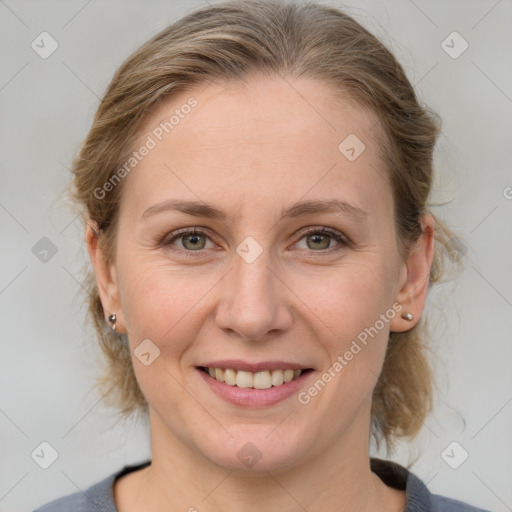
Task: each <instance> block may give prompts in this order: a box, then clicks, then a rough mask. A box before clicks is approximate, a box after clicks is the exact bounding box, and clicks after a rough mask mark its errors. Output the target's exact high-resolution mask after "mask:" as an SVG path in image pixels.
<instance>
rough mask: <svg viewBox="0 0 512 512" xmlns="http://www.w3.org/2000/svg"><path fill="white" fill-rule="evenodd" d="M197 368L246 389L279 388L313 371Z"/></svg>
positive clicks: (307, 369) (219, 380)
mask: <svg viewBox="0 0 512 512" xmlns="http://www.w3.org/2000/svg"><path fill="white" fill-rule="evenodd" d="M197 368H198V370H200V371H202V372H204V373H206V374H207V375H209V376H210V377H211V378H212V379H214V380H216V381H217V382H221V383H223V384H225V385H228V386H231V387H238V388H244V389H248V388H252V389H270V388H278V387H281V386H283V385H286V384H288V383H290V382H293V381H295V380H297V379H298V378H299V377H301V375H304V374H305V373H309V372H311V371H313V369H312V368H276V369H262V370H259V371H256V372H251V371H247V370H241V369H236V368H221V367H217V366H198V367H197Z"/></svg>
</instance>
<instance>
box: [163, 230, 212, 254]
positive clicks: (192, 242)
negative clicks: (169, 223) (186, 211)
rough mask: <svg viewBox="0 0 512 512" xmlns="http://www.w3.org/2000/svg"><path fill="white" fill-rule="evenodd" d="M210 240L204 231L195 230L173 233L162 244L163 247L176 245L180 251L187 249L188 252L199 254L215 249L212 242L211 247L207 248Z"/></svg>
mask: <svg viewBox="0 0 512 512" xmlns="http://www.w3.org/2000/svg"><path fill="white" fill-rule="evenodd" d="M208 240H210V238H209V236H208V235H207V234H206V233H205V232H204V231H202V230H201V229H197V228H194V229H188V230H182V231H178V232H175V233H171V235H170V237H169V238H166V239H165V240H164V241H163V242H162V245H165V246H167V245H175V246H177V247H178V249H185V250H186V251H188V252H197V251H201V250H203V249H212V248H213V247H214V244H213V242H212V241H211V240H210V244H211V245H209V246H207V241H208ZM175 242H177V243H175Z"/></svg>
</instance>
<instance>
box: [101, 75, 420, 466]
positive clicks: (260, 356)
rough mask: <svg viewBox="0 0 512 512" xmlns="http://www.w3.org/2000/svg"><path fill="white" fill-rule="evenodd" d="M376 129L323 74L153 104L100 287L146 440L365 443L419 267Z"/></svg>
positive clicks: (203, 450)
mask: <svg viewBox="0 0 512 512" xmlns="http://www.w3.org/2000/svg"><path fill="white" fill-rule="evenodd" d="M192 98H193V99H192ZM185 105H189V107H190V108H188V107H185ZM173 115H174V118H172V119H171V117H172V116H173ZM178 119H179V120H178ZM161 123H162V124H161ZM165 123H167V124H165ZM164 127H165V128H164ZM379 130H380V127H379V125H378V123H377V121H376V118H375V117H373V116H372V115H371V114H369V113H368V112H367V111H365V110H363V109H361V108H359V107H358V106H357V105H356V104H354V103H353V102H351V101H348V100H347V101H346V102H343V101H341V100H339V99H336V100H335V99H334V96H333V94H332V91H331V90H330V89H329V88H328V86H327V85H325V84H322V83H320V82H317V81H313V80H304V79H301V80H291V79H288V80H287V81H285V80H283V79H282V78H279V77H276V78H258V79H256V78H252V79H251V80H248V81H247V82H246V84H244V85H242V84H226V83H222V84H221V83H217V84H211V85H209V86H202V87H197V88H195V89H192V90H190V91H188V92H183V93H181V94H180V95H179V96H175V97H173V98H172V99H170V100H166V101H165V102H163V103H162V104H161V105H159V107H158V110H156V111H155V112H153V114H152V116H151V119H150V120H149V122H148V123H147V125H146V127H145V130H144V133H143V135H141V138H140V145H139V146H137V148H134V149H136V150H139V148H140V147H141V146H143V145H146V147H147V148H148V151H145V150H142V151H139V153H138V155H139V156H138V157H137V159H138V160H140V161H138V163H137V165H136V166H135V167H134V168H133V170H130V172H129V175H128V176H126V177H125V178H124V179H125V180H126V182H125V183H124V190H123V198H122V205H121V210H120V218H119V231H118V241H117V247H116V259H115V262H114V263H113V264H112V266H111V267H109V268H110V271H111V278H112V281H111V282H110V281H108V280H106V281H105V283H104V286H102V287H101V289H102V292H101V293H102V300H103V304H104V306H105V307H106V309H107V308H108V309H109V310H110V311H115V312H116V314H117V318H118V322H119V324H118V325H120V326H122V327H124V328H125V329H126V331H127V333H128V337H129V342H130V346H131V349H132V354H133V364H134V368H135V373H136V376H137V380H138V382H139V385H140V387H141V389H142V391H143V393H144V395H145V396H146V398H147V400H148V402H149V405H150V409H151V416H152V419H153V425H152V427H153V433H154V434H155V435H159V436H161V437H165V438H167V439H168V440H172V442H173V443H179V444H180V445H181V446H185V447H186V448H187V449H188V450H190V451H191V453H194V454H195V456H199V457H201V456H204V457H206V458H207V459H209V460H211V461H212V462H214V463H215V464H218V465H220V466H223V467H226V468H232V469H235V468H237V469H240V468H242V469H243V468H244V466H245V467H252V466H254V467H255V468H258V469H264V470H269V469H279V468H286V467H292V466H294V465H296V464H298V463H299V461H305V460H308V459H311V458H313V457H315V456H318V455H320V454H321V453H328V451H331V450H332V451H333V453H334V451H335V449H336V447H342V446H344V447H345V449H346V450H347V451H348V452H349V453H350V452H351V451H357V450H367V443H368V436H369V434H368V432H369V422H370V407H371V396H372V390H373V388H374V386H375V384H376V381H377V378H378V375H379V373H380V370H381V366H382V363H383V358H384V354H385V350H386V345H387V340H388V335H389V331H390V329H391V330H396V331H400V330H406V329H409V328H411V326H412V325H413V323H411V322H407V321H406V320H403V319H401V318H400V310H401V306H399V305H398V302H401V303H402V304H403V310H402V311H412V312H414V313H415V315H416V316H419V314H420V313H421V309H422V308H423V299H424V294H425V293H426V279H425V278H426V276H428V270H427V267H428V266H429V263H430V262H429V261H427V260H428V257H427V256H428V255H427V256H426V255H425V254H423V256H422V255H421V254H422V253H421V252H420V256H419V259H418V257H417V259H416V260H414V261H412V260H411V261H410V262H409V271H408V270H407V262H403V261H401V259H400V257H399V255H398V249H397V242H396V238H395V230H394V215H393V199H392V192H391V188H390V185H389V183H388V181H387V177H386V172H385V169H384V165H383V162H382V159H381V155H380V152H379V150H380V149H381V148H380V147H379V144H378V142H377V139H376V136H377V135H378V133H379ZM166 131H167V132H168V133H166ZM143 153H144V154H145V156H143V155H142V154H143ZM139 157H140V158H139ZM193 230H195V231H196V233H195V234H194V233H190V231H193ZM418 290H419V291H420V293H419V292H418ZM418 295H421V296H419V297H418ZM205 367H210V368H215V367H216V368H218V370H216V371H215V370H212V373H213V374H214V375H215V372H216V376H217V377H218V378H219V379H220V380H222V379H225V380H227V381H228V383H226V382H220V380H216V379H215V378H212V377H210V376H209V375H208V374H207V371H208V370H206V371H205V370H204V368H205ZM294 369H302V370H307V371H304V372H303V373H302V374H301V375H300V376H299V377H298V378H295V379H294V380H293V381H291V382H288V383H284V384H281V382H282V381H283V379H286V380H288V379H289V378H290V376H291V374H293V375H294V376H295V373H298V372H295V373H294V372H290V371H289V370H294ZM224 370H228V371H224ZM237 370H241V371H240V372H239V373H237ZM283 370H288V371H283ZM232 379H233V380H234V381H235V382H237V384H238V385H235V386H233V385H232V384H233V380H232ZM279 384H281V385H279ZM244 386H249V387H244ZM251 386H256V387H259V388H263V389H255V388H254V387H251ZM269 386H270V387H269Z"/></svg>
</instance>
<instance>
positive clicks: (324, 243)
mask: <svg viewBox="0 0 512 512" xmlns="http://www.w3.org/2000/svg"><path fill="white" fill-rule="evenodd" d="M308 238H309V239H310V240H312V241H313V243H314V244H318V243H320V244H321V246H320V247H319V246H318V245H316V247H314V248H315V249H327V248H328V247H329V242H330V238H331V237H330V235H321V234H315V235H310V236H309V237H308Z"/></svg>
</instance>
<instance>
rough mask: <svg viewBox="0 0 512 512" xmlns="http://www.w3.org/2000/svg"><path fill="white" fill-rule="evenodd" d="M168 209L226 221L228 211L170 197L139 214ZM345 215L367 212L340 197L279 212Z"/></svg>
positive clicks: (359, 215) (145, 215)
mask: <svg viewBox="0 0 512 512" xmlns="http://www.w3.org/2000/svg"><path fill="white" fill-rule="evenodd" d="M169 210H175V211H179V212H182V213H186V214H187V215H193V216H194V217H205V218H209V219H219V220H222V221H226V220H227V219H228V218H229V213H228V212H227V211H226V210H224V209H223V208H219V207H216V206H213V205H211V204H207V203H204V202H201V201H184V200H179V199H170V200H167V201H163V202H161V203H158V204H156V205H154V206H151V207H150V208H148V209H147V210H146V211H145V212H144V213H143V214H142V216H141V218H140V220H141V221H143V220H145V219H146V218H148V217H151V216H153V215H156V214H158V213H162V212H165V211H169ZM340 211H341V212H342V213H343V214H345V215H348V216H351V217H356V218H360V219H364V218H366V217H368V216H369V212H368V211H367V210H364V209H363V208H360V207H358V206H355V205H353V204H350V203H348V202H346V201H343V200H341V199H329V200H322V201H318V200H316V201H313V200H309V201H301V202H298V203H295V204H294V205H292V206H291V207H290V208H287V209H286V210H285V211H283V212H282V213H281V218H280V220H283V219H288V218H297V217H302V216H305V215H313V214H322V213H339V212H340Z"/></svg>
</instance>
